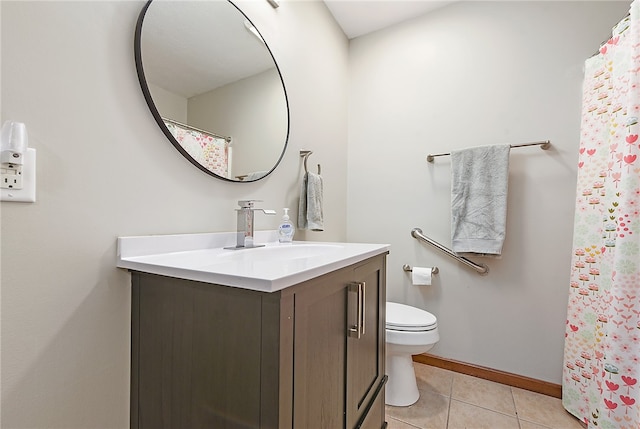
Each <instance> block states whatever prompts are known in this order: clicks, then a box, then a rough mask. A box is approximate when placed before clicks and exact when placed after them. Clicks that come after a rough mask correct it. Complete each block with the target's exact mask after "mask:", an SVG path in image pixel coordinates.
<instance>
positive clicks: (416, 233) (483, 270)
mask: <svg viewBox="0 0 640 429" xmlns="http://www.w3.org/2000/svg"><path fill="white" fill-rule="evenodd" d="M411 236H412V237H413V238H416V239H419V240H422V241H424V242H425V243H427V244H430V245H432V246H433V247H435V248H436V249H438V250H440V251H442V252H444V253H446V254H447V255H449V256H451V257H452V258H454V259H457V260H458V261H460V262H462V263H463V264H465V265H466V266H468V267H471V268H473V269H474V270H475V271H476V272H478V273H479V274H480V275H485V274H487V273H488V272H489V267H488V266H486V265H485V264H478V263H476V262H473V261H471V260H469V259H467V258H465V257H464V256H459V255H456V253H455V252H454V251H453V250H451V249H448V248H446V247H444V246H443V245H442V244H440V243H438V242H437V241H434V240H432V239H430V238H429V237H427V236H426V235H424V234H423V233H422V230H421V229H420V228H413V229H412V230H411Z"/></svg>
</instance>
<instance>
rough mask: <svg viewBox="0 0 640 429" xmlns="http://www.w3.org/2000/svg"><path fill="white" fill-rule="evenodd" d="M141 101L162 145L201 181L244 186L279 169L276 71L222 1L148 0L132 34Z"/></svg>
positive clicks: (280, 108) (239, 16)
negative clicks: (168, 143) (158, 129)
mask: <svg viewBox="0 0 640 429" xmlns="http://www.w3.org/2000/svg"><path fill="white" fill-rule="evenodd" d="M135 49H136V67H137V69H138V77H139V79H140V84H141V86H142V91H143V93H144V96H145V99H146V100H147V103H148V105H149V108H150V110H151V112H152V114H153V116H154V117H155V119H156V121H157V122H158V125H159V126H160V127H161V129H162V131H163V132H164V134H165V135H166V136H167V138H168V139H169V141H171V143H172V144H173V145H174V146H175V147H176V149H178V150H179V151H180V153H182V154H183V155H184V156H185V157H186V158H187V159H189V161H191V162H192V163H193V164H194V165H196V166H197V167H198V168H200V169H201V170H203V171H205V172H206V173H208V174H211V175H213V176H216V177H219V178H221V179H224V180H230V181H243V182H250V181H254V180H258V179H260V178H262V177H264V176H266V175H267V174H269V173H270V172H271V171H273V169H275V167H276V166H277V165H278V163H279V162H280V159H281V158H282V156H283V154H284V150H285V149H286V144H287V138H288V133H289V111H288V103H287V96H286V92H285V88H284V83H283V81H282V77H281V75H280V71H279V69H278V67H277V64H276V63H275V60H274V58H273V56H272V54H271V51H270V50H269V48H268V46H267V45H266V43H265V42H264V40H263V39H262V37H261V36H260V33H259V31H258V30H257V29H256V28H255V27H254V26H253V24H252V23H251V22H250V21H249V20H248V19H247V17H246V16H245V15H244V14H243V13H242V12H241V11H240V10H239V9H238V8H237V7H236V6H235V5H234V4H232V3H231V2H229V1H226V0H223V1H221V0H205V1H202V0H198V1H180V0H151V1H149V2H148V3H147V4H146V5H145V7H144V9H143V10H142V12H141V13H140V17H139V20H138V26H137V28H136V41H135Z"/></svg>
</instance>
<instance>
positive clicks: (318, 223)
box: [298, 172, 324, 231]
mask: <svg viewBox="0 0 640 429" xmlns="http://www.w3.org/2000/svg"><path fill="white" fill-rule="evenodd" d="M298 228H299V229H310V230H312V231H324V220H323V214H322V176H320V175H319V174H315V173H310V172H307V173H305V174H304V177H303V179H302V185H301V187H300V204H299V206H298Z"/></svg>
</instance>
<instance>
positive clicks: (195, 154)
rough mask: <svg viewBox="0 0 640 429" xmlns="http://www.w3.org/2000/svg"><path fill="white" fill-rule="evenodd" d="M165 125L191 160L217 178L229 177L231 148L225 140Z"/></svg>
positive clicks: (193, 130)
mask: <svg viewBox="0 0 640 429" xmlns="http://www.w3.org/2000/svg"><path fill="white" fill-rule="evenodd" d="M165 125H166V126H167V128H168V129H169V131H170V132H171V134H172V135H173V137H174V138H175V139H176V141H177V142H178V143H179V144H180V146H182V148H183V149H184V150H186V151H187V153H188V154H189V155H190V156H191V158H193V159H195V160H196V161H197V162H198V163H200V165H202V166H204V167H206V168H207V170H209V171H212V172H214V173H215V174H217V175H218V176H222V177H227V178H229V177H230V157H231V154H230V152H231V147H230V146H229V142H228V141H227V140H225V139H223V138H221V137H217V136H214V135H211V134H208V133H206V132H203V131H198V130H195V129H192V128H187V127H181V126H180V125H178V124H177V123H173V122H168V121H165Z"/></svg>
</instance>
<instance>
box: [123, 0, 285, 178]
mask: <svg viewBox="0 0 640 429" xmlns="http://www.w3.org/2000/svg"><path fill="white" fill-rule="evenodd" d="M227 1H228V2H229V3H230V4H231V5H232V6H233V7H235V8H236V9H237V10H238V12H240V14H242V16H243V17H244V18H245V19H246V20H247V21H249V22H250V23H251V24H252V25H253V22H251V20H250V19H249V17H247V15H245V13H244V12H242V10H240V8H239V7H238V6H236V5H235V4H234V3H233V2H232V1H231V0H227ZM152 2H153V0H148V1H147V3H146V4H145V5H144V6H143V8H142V10H141V11H140V15H139V16H138V21H137V23H136V29H135V36H134V56H135V63H136V72H137V74H138V81H139V82H140V88H141V89H142V93H143V95H144V99H145V100H146V102H147V105H148V106H149V110H150V111H151V114H152V115H153V117H154V119H155V120H156V122H157V123H158V126H159V127H160V129H161V130H162V132H163V133H164V135H165V136H166V137H167V139H169V141H170V142H171V144H172V145H173V147H175V148H176V149H177V150H178V152H180V153H181V154H182V156H184V157H185V158H186V159H188V160H189V162H191V163H192V164H193V165H195V166H196V167H197V168H198V169H200V170H201V171H203V172H205V173H207V174H208V175H210V176H213V177H215V178H218V179H221V180H224V181H227V182H232V183H252V182H256V181H258V180H260V179H263V178H265V177H267V176H269V175H270V174H271V173H272V172H273V171H274V170H275V169H276V167H278V165H279V164H280V162H281V161H282V158H283V157H284V154H285V152H286V150H287V146H288V144H289V131H290V129H291V114H290V111H289V97H288V96H287V88H286V87H285V85H284V79H283V78H282V73H281V72H280V67H279V66H278V63H277V62H276V59H275V57H274V56H273V52H271V49H270V48H269V46H268V45H267V43H266V42H265V43H264V45H265V47H266V48H267V51H268V52H269V55H271V59H272V60H273V64H274V65H275V67H276V71H277V72H278V76H279V77H280V83H281V84H282V91H283V93H284V101H285V105H286V109H287V134H286V136H285V140H284V145H283V147H282V152H281V153H280V156H279V157H278V160H277V161H276V163H275V165H274V166H273V167H272V168H271V169H270V170H269V171H268V172H267V173H266V174H265V175H264V176H262V177H259V178H257V179H255V180H246V181H245V180H233V179H230V178H228V177H223V176H220V175H218V174H216V173H214V172H213V171H211V170H209V169H208V168H206V167H205V166H203V165H202V164H200V163H199V162H198V161H196V160H195V159H193V157H192V156H191V155H189V153H188V152H187V151H186V150H185V149H184V148H183V147H182V145H180V143H178V141H177V140H176V139H175V137H174V136H173V134H171V131H169V129H168V128H167V126H166V125H165V123H164V121H163V119H162V116H161V115H160V112H158V108H157V107H156V105H155V103H154V102H153V97H152V96H151V91H150V90H149V86H148V85H147V79H146V77H145V75H144V68H143V65H142V25H143V22H144V17H145V15H146V13H147V10H148V9H149V6H151V3H152ZM254 27H255V25H254ZM255 28H256V31H258V33H260V30H258V29H257V27H255ZM260 37H262V34H260ZM263 39H264V38H263Z"/></svg>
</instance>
